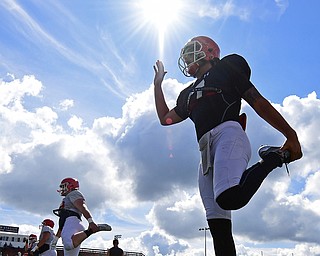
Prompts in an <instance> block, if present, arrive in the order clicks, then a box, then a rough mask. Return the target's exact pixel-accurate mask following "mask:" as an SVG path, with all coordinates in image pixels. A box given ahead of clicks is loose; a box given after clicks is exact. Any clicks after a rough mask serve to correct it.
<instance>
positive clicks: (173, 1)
mask: <svg viewBox="0 0 320 256" xmlns="http://www.w3.org/2000/svg"><path fill="white" fill-rule="evenodd" d="M137 7H138V8H139V10H140V12H139V13H140V19H142V21H143V23H144V24H147V25H151V26H153V27H154V28H155V29H156V31H157V35H158V41H159V52H160V56H161V55H162V54H163V48H164V42H165V37H166V35H167V34H168V33H169V32H170V28H172V27H176V26H177V25H178V24H179V17H180V15H181V12H182V7H183V5H182V0H140V1H138V3H137Z"/></svg>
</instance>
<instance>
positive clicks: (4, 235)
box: [0, 225, 29, 248]
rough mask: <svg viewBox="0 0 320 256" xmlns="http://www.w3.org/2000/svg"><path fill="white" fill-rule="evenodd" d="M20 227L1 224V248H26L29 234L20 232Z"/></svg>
mask: <svg viewBox="0 0 320 256" xmlns="http://www.w3.org/2000/svg"><path fill="white" fill-rule="evenodd" d="M18 230H19V228H17V227H10V226H2V225H0V248H3V247H13V248H24V246H25V241H27V240H28V237H29V236H28V235H21V234H18Z"/></svg>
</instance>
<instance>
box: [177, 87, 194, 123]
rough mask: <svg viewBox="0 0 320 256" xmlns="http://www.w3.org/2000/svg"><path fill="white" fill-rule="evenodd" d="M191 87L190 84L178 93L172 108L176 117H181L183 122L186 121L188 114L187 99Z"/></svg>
mask: <svg viewBox="0 0 320 256" xmlns="http://www.w3.org/2000/svg"><path fill="white" fill-rule="evenodd" d="M191 86H192V84H191V85H190V86H188V87H187V88H185V89H184V90H182V91H181V92H180V94H179V96H178V98H177V102H176V106H175V108H174V110H175V112H176V113H177V115H178V116H179V117H181V118H182V119H183V120H184V119H187V118H188V117H189V114H190V112H189V110H188V98H189V93H190V87H191Z"/></svg>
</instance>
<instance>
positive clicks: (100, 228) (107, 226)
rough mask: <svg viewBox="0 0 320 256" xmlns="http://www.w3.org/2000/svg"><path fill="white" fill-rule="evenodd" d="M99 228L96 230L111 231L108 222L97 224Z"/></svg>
mask: <svg viewBox="0 0 320 256" xmlns="http://www.w3.org/2000/svg"><path fill="white" fill-rule="evenodd" d="M97 226H98V228H99V230H98V231H111V230H112V228H111V226H109V225H108V224H97Z"/></svg>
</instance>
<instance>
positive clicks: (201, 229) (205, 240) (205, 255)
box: [199, 227, 209, 256]
mask: <svg viewBox="0 0 320 256" xmlns="http://www.w3.org/2000/svg"><path fill="white" fill-rule="evenodd" d="M207 230H209V228H207V227H205V228H199V231H204V256H207Z"/></svg>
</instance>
